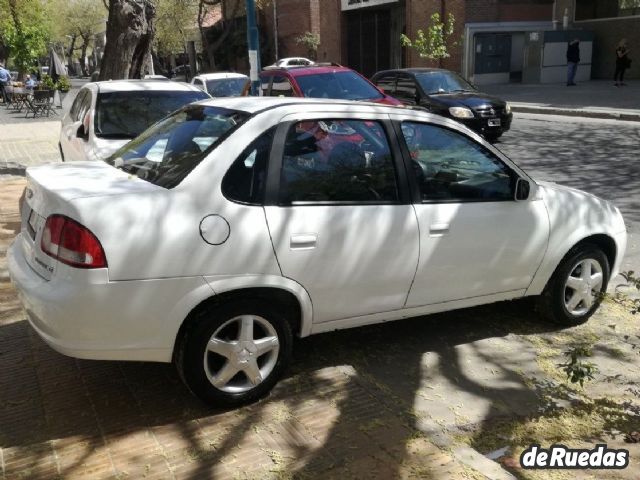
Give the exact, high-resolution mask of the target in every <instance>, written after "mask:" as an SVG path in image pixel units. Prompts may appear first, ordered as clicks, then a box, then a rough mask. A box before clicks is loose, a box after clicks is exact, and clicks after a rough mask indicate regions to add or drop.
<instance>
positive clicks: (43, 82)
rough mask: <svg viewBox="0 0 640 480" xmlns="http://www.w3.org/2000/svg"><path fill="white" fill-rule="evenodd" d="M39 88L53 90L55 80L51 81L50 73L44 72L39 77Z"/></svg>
mask: <svg viewBox="0 0 640 480" xmlns="http://www.w3.org/2000/svg"><path fill="white" fill-rule="evenodd" d="M40 88H43V89H46V90H55V88H56V82H54V81H53V78H51V76H50V75H47V74H44V75H42V78H41V79H40Z"/></svg>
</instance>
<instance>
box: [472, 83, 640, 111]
mask: <svg viewBox="0 0 640 480" xmlns="http://www.w3.org/2000/svg"><path fill="white" fill-rule="evenodd" d="M479 88H480V90H482V91H483V92H486V93H490V94H492V95H496V96H498V97H500V98H502V99H504V100H507V101H508V102H510V103H511V106H512V109H513V111H514V112H523V113H542V114H550V115H570V116H578V117H591V118H605V119H615V120H632V121H640V81H638V80H629V81H628V82H627V86H626V87H615V86H614V85H613V80H611V81H609V80H591V81H589V82H584V83H579V84H578V86H576V87H567V86H566V85H565V84H521V83H508V84H500V85H482V86H480V87H479Z"/></svg>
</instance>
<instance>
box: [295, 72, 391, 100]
mask: <svg viewBox="0 0 640 480" xmlns="http://www.w3.org/2000/svg"><path fill="white" fill-rule="evenodd" d="M296 81H297V82H298V86H299V87H300V90H302V94H303V95H304V96H305V97H311V98H337V99H344V100H377V99H379V98H383V95H382V94H381V93H380V92H379V91H378V90H377V89H376V88H375V87H374V86H373V85H371V84H370V83H369V82H367V81H366V80H365V79H364V78H362V77H361V76H360V75H358V74H357V73H355V72H349V71H342V72H327V73H316V74H312V75H300V76H297V77H296Z"/></svg>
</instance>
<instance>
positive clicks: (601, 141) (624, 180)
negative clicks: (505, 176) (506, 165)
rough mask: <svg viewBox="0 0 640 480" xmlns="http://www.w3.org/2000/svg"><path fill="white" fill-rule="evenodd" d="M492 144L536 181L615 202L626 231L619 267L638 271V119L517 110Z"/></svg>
mask: <svg viewBox="0 0 640 480" xmlns="http://www.w3.org/2000/svg"><path fill="white" fill-rule="evenodd" d="M496 146H497V147H498V148H499V149H500V150H502V151H503V152H504V153H505V154H506V155H507V156H509V158H511V159H512V160H514V161H515V162H516V163H517V164H518V165H520V166H521V167H522V168H523V169H525V170H526V171H527V172H528V173H530V174H531V175H532V176H533V177H534V178H536V179H539V180H548V181H553V182H556V183H559V184H563V185H568V186H571V187H575V188H579V189H581V190H585V191H587V192H590V193H593V194H595V195H598V196H599V197H602V198H605V199H607V200H611V201H612V202H613V203H614V204H615V205H616V206H618V208H620V210H621V211H622V214H623V215H624V218H625V221H626V224H627V231H628V232H629V240H628V245H627V254H626V255H625V260H624V262H623V265H622V270H634V271H636V272H638V271H640V245H638V240H639V239H640V156H639V153H638V146H640V122H625V121H619V120H603V119H590V118H579V117H563V116H557V115H534V114H524V113H519V114H516V115H515V116H514V120H513V124H512V128H511V130H510V131H509V132H507V133H506V134H504V135H503V137H502V138H501V139H500V141H499V142H498V143H497V144H496ZM613 284H615V282H612V286H613Z"/></svg>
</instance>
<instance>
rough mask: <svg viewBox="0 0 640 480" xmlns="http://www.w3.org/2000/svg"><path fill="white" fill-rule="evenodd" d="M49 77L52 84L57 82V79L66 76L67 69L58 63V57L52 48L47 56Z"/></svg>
mask: <svg viewBox="0 0 640 480" xmlns="http://www.w3.org/2000/svg"><path fill="white" fill-rule="evenodd" d="M49 75H50V76H51V78H52V79H53V81H54V82H57V81H58V78H60V77H61V76H67V69H66V68H65V66H64V64H63V63H62V62H61V61H60V57H58V54H57V53H56V51H55V50H54V49H53V48H52V49H51V53H50V54H49Z"/></svg>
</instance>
